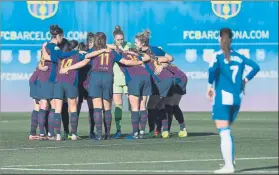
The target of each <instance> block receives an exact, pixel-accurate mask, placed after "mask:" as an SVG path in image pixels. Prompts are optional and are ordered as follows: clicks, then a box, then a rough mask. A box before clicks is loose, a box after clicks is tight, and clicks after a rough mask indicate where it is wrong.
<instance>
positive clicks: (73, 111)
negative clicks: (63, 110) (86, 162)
mask: <svg viewBox="0 0 279 175" xmlns="http://www.w3.org/2000/svg"><path fill="white" fill-rule="evenodd" d="M68 105H69V109H70V116H71V118H70V121H71V122H70V123H71V129H72V132H71V133H72V137H71V139H72V140H77V139H78V137H77V127H78V118H79V116H78V114H77V103H76V99H75V98H68Z"/></svg>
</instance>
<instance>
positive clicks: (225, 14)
mask: <svg viewBox="0 0 279 175" xmlns="http://www.w3.org/2000/svg"><path fill="white" fill-rule="evenodd" d="M241 3H242V2H241V1H216V0H212V1H211V8H212V11H213V13H214V14H215V15H216V16H218V17H220V18H224V19H229V18H232V17H235V16H236V15H237V14H238V13H239V12H240V9H241Z"/></svg>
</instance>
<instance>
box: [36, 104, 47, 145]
mask: <svg viewBox="0 0 279 175" xmlns="http://www.w3.org/2000/svg"><path fill="white" fill-rule="evenodd" d="M47 109H48V102H47V100H46V99H41V100H40V111H39V114H38V124H39V130H40V140H44V139H46V137H45V122H46V115H47Z"/></svg>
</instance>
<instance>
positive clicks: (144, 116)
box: [139, 76, 152, 138]
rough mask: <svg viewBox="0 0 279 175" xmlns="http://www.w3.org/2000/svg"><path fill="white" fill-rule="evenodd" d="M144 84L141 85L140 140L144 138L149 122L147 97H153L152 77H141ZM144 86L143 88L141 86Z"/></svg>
mask: <svg viewBox="0 0 279 175" xmlns="http://www.w3.org/2000/svg"><path fill="white" fill-rule="evenodd" d="M141 78H142V79H143V82H144V83H140V94H139V95H140V96H141V97H140V127H141V128H140V135H139V138H143V137H144V133H145V127H146V122H147V120H148V113H147V110H146V102H147V97H148V96H150V95H152V82H151V79H150V76H144V77H141ZM141 85H143V86H141Z"/></svg>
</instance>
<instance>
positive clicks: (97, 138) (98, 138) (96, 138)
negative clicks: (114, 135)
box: [93, 135, 102, 140]
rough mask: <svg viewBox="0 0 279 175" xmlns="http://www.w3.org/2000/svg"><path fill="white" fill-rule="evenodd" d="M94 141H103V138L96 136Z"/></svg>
mask: <svg viewBox="0 0 279 175" xmlns="http://www.w3.org/2000/svg"><path fill="white" fill-rule="evenodd" d="M93 140H102V136H97V135H96V136H95V137H94V139H93Z"/></svg>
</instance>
